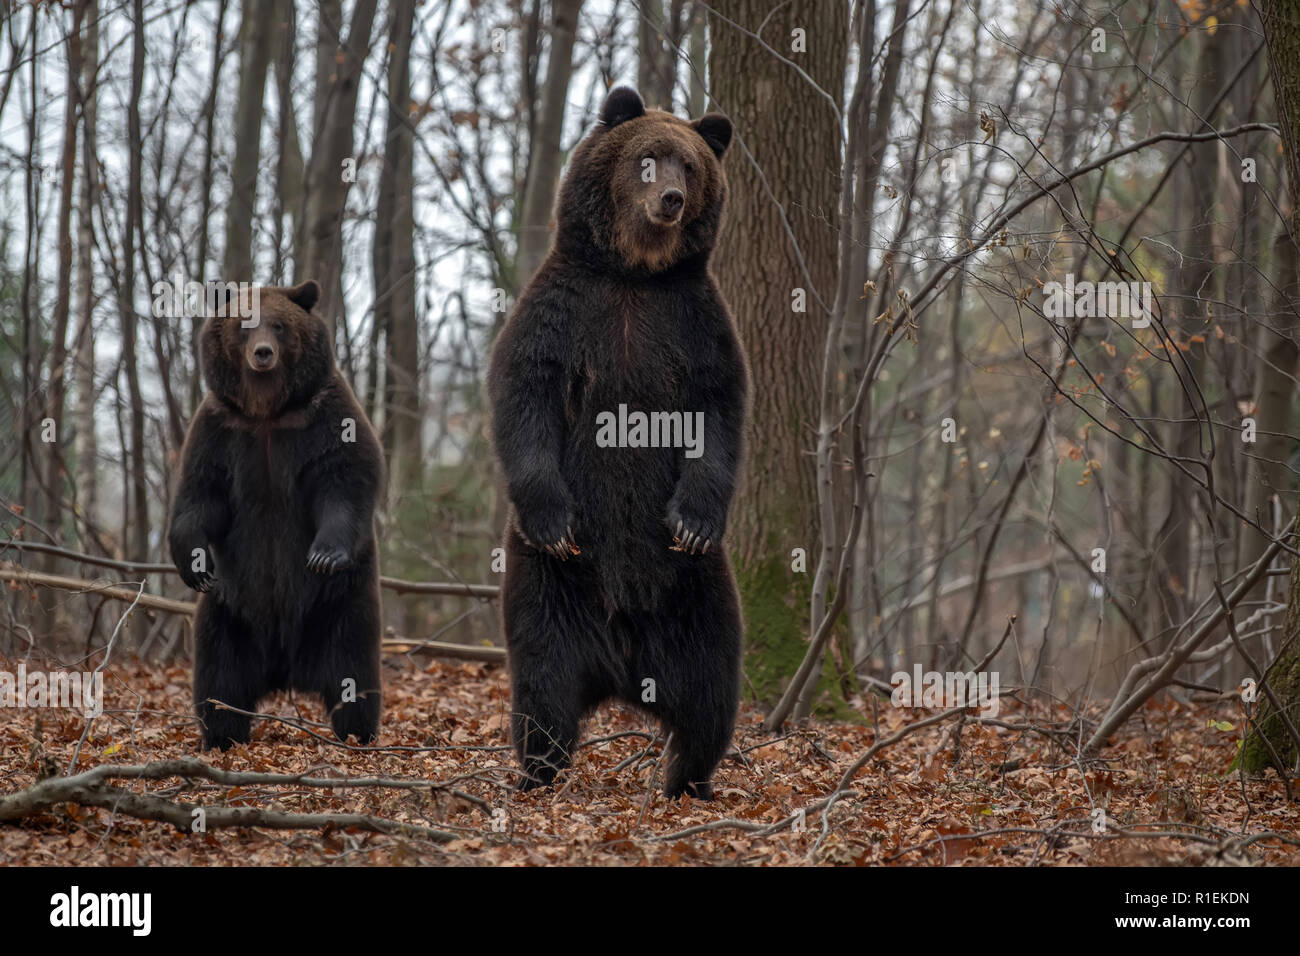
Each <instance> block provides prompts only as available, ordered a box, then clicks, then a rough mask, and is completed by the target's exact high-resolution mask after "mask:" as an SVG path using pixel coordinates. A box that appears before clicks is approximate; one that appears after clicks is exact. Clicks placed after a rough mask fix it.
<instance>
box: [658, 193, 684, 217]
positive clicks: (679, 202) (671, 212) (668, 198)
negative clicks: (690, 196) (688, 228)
mask: <svg viewBox="0 0 1300 956" xmlns="http://www.w3.org/2000/svg"><path fill="white" fill-rule="evenodd" d="M685 205H686V196H685V195H684V194H683V193H682V191H681V190H680V189H677V188H675V187H671V186H670V187H669V188H668V189H665V190H664V191H663V192H661V193H660V194H659V216H660V218H661V219H667V220H669V221H671V222H674V223H675V222H677V220H678V219H680V218H681V215H682V207H683V206H685Z"/></svg>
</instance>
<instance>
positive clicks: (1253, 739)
mask: <svg viewBox="0 0 1300 956" xmlns="http://www.w3.org/2000/svg"><path fill="white" fill-rule="evenodd" d="M1258 9H1259V13H1260V19H1261V20H1262V21H1263V24H1264V38H1265V40H1266V41H1267V43H1268V57H1269V64H1270V67H1271V70H1272V76H1273V98H1274V101H1275V102H1276V104H1277V113H1278V116H1279V117H1280V121H1281V127H1282V141H1283V144H1284V145H1285V147H1286V171H1287V193H1288V196H1289V198H1290V204H1289V205H1290V216H1291V219H1290V222H1289V223H1288V225H1289V227H1290V235H1289V236H1283V237H1281V238H1279V239H1278V243H1277V247H1278V252H1277V253H1275V256H1276V257H1277V258H1278V260H1279V261H1280V262H1283V263H1288V262H1294V261H1295V260H1294V257H1295V255H1296V250H1295V248H1294V246H1295V243H1296V242H1297V239H1298V238H1300V3H1297V2H1296V0H1260V3H1259V4H1258ZM1283 245H1290V246H1292V247H1293V248H1291V249H1288V250H1286V252H1282V251H1281V247H1282V246H1283ZM1288 257H1291V258H1288ZM1284 268H1286V266H1284ZM1279 279H1280V280H1281V281H1280V283H1279V287H1280V288H1281V289H1284V290H1286V289H1289V288H1290V287H1291V281H1292V277H1291V276H1290V275H1282V276H1279ZM1285 305H1286V314H1287V315H1289V316H1290V319H1291V324H1290V329H1289V334H1290V338H1291V339H1292V342H1293V345H1292V350H1294V339H1295V335H1296V332H1297V330H1298V329H1300V315H1297V313H1296V311H1295V308H1294V302H1290V303H1285ZM1279 324H1281V317H1280V316H1279ZM1290 360H1291V362H1292V365H1291V366H1290V367H1288V368H1287V369H1286V370H1285V371H1286V373H1287V374H1294V372H1295V367H1294V362H1295V358H1294V352H1292V356H1291V359H1290ZM1290 397H1291V396H1290V395H1289V394H1288V395H1287V396H1286V400H1287V401H1289V400H1290ZM1278 398H1279V399H1280V398H1281V396H1278ZM1282 640H1283V646H1282V649H1281V651H1280V653H1279V655H1278V659H1277V661H1276V663H1274V664H1273V666H1272V667H1270V668H1269V670H1268V673H1267V675H1266V677H1265V679H1266V681H1267V682H1268V684H1269V686H1270V687H1271V688H1272V690H1273V694H1274V696H1275V697H1276V698H1277V700H1278V702H1279V703H1280V704H1281V707H1282V710H1283V711H1285V713H1286V715H1287V717H1288V718H1289V722H1290V723H1291V725H1292V726H1293V727H1294V726H1298V725H1300V560H1296V559H1295V558H1292V560H1291V585H1290V588H1289V593H1288V606H1287V612H1286V618H1285V622H1284V624H1283V628H1282ZM1274 755H1276V760H1275V759H1274ZM1296 757H1297V752H1296V745H1295V740H1294V737H1293V736H1292V734H1291V732H1290V730H1289V728H1287V727H1286V721H1284V720H1283V719H1282V716H1281V714H1279V713H1278V711H1277V708H1275V707H1274V706H1273V703H1272V702H1271V701H1270V700H1268V699H1267V697H1265V696H1263V695H1260V698H1259V710H1258V712H1257V714H1256V719H1255V722H1254V724H1253V725H1252V728H1251V732H1250V733H1249V734H1248V735H1247V736H1246V739H1245V741H1244V742H1243V744H1242V748H1241V762H1242V764H1243V765H1244V766H1245V768H1246V769H1247V770H1259V769H1261V768H1263V767H1265V766H1268V765H1269V764H1276V763H1278V762H1280V763H1281V766H1279V767H1277V770H1278V772H1279V773H1287V772H1289V771H1290V769H1291V768H1292V767H1294V765H1295V763H1296Z"/></svg>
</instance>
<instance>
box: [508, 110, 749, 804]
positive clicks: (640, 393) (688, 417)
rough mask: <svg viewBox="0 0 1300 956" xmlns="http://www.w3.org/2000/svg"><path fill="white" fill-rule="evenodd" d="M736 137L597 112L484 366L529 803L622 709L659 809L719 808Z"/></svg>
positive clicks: (728, 620)
mask: <svg viewBox="0 0 1300 956" xmlns="http://www.w3.org/2000/svg"><path fill="white" fill-rule="evenodd" d="M730 142H731V123H730V121H729V120H727V118H726V117H724V116H720V115H717V114H710V115H707V116H704V117H702V118H700V119H698V120H695V121H694V122H687V121H686V120H682V119H679V118H677V117H675V116H673V115H671V114H669V113H663V112H659V111H657V110H652V111H647V110H646V109H645V106H644V105H643V104H642V102H641V98H640V97H639V96H638V95H637V94H636V93H635V92H634V91H632V90H630V89H627V88H625V87H624V88H619V89H616V90H614V91H613V92H612V93H610V95H609V97H608V98H607V99H606V101H605V104H604V106H603V107H602V109H601V116H600V123H599V124H598V125H597V126H596V128H595V129H594V130H593V131H592V132H591V133H590V134H589V135H588V136H587V137H586V138H585V139H584V140H583V141H582V142H581V143H580V144H579V145H578V147H577V149H576V150H575V151H574V154H573V157H572V159H571V160H570V163H569V169H568V172H567V174H566V176H565V179H564V183H563V185H562V187H561V190H560V197H559V202H558V204H557V210H556V223H557V225H556V234H555V241H554V244H553V245H552V248H551V251H550V253H549V255H548V257H547V258H546V260H545V262H543V263H542V266H541V268H540V269H539V270H538V272H537V274H536V275H535V276H534V277H533V279H532V281H530V282H529V283H528V286H527V287H526V288H525V289H524V291H523V293H522V295H521V296H520V298H519V302H518V303H517V305H516V306H515V309H514V311H513V313H512V314H511V316H510V318H509V320H508V321H507V323H506V326H505V328H504V329H503V330H502V332H501V336H500V338H499V339H498V341H497V344H496V347H495V349H494V350H493V353H492V362H491V367H490V369H489V372H488V390H489V394H490V397H491V402H492V430H493V440H494V444H495V446H496V451H497V454H498V456H499V457H500V459H501V464H502V469H503V471H504V473H505V479H506V484H507V488H508V491H509V497H510V503H511V513H510V518H509V522H508V526H507V531H506V536H507V542H506V553H507V557H506V575H505V584H504V588H503V593H502V615H503V619H504V623H505V632H506V641H507V645H508V647H509V652H510V669H511V684H512V689H513V695H514V701H513V704H512V708H511V709H512V711H513V718H512V736H513V742H514V745H515V748H516V749H517V751H518V753H519V758H520V761H521V763H522V765H523V771H524V774H525V776H524V778H523V780H522V782H521V787H523V788H524V789H529V788H532V787H535V786H543V785H546V784H549V783H551V782H552V781H553V780H554V779H555V775H556V773H557V772H558V771H559V770H560V769H562V768H563V767H566V766H567V765H568V763H569V761H570V758H571V756H572V754H573V748H574V746H575V744H576V743H577V739H578V724H579V720H580V718H581V717H582V715H583V714H584V713H585V712H586V711H588V710H590V709H591V708H593V707H595V706H596V705H597V704H599V703H600V702H601V701H603V700H607V699H609V698H617V699H620V700H623V701H626V702H628V703H630V704H633V705H635V706H637V707H640V708H643V709H644V710H646V711H648V712H649V713H652V714H654V715H656V716H657V717H658V718H659V719H660V720H661V722H662V723H663V726H664V728H665V730H667V731H669V732H670V733H671V735H672V740H671V744H670V748H669V751H670V752H669V759H668V764H667V771H666V780H665V787H664V789H665V792H666V793H667V794H668V795H669V796H671V797H676V796H678V795H680V794H682V793H690V794H691V795H693V796H695V797H699V798H705V799H709V798H711V797H712V796H713V789H712V785H711V783H710V780H711V778H712V776H713V771H714V769H715V768H716V767H717V765H718V762H719V761H720V760H721V759H722V757H723V755H724V754H725V753H726V751H727V748H728V746H729V745H730V743H731V733H732V729H733V727H734V725H735V719H736V707H737V702H738V697H739V690H740V653H741V636H742V626H741V619H740V605H739V600H738V597H737V594H736V586H735V581H734V579H733V577H732V573H731V566H730V564H729V562H728V559H727V556H726V551H725V549H724V548H723V546H722V536H723V532H724V530H725V528H726V522H727V510H728V507H729V505H730V503H731V497H732V493H733V492H734V491H735V485H736V475H737V472H738V469H739V467H740V459H741V436H742V431H743V424H744V418H745V406H746V389H747V371H746V368H745V360H744V355H743V353H742V351H741V349H740V344H739V342H738V340H737V337H736V331H735V325H734V323H733V321H732V318H731V315H730V313H729V312H728V311H727V306H726V303H725V302H723V299H722V295H721V293H720V292H719V290H718V287H717V284H716V283H715V282H714V281H713V277H712V276H711V275H710V274H709V254H710V252H711V251H712V249H713V245H714V241H715V240H716V238H717V233H718V228H719V225H720V223H721V219H722V207H723V203H724V201H725V198H726V188H727V187H726V179H725V177H724V175H723V170H722V163H721V159H722V155H723V153H724V152H726V149H727V146H728V144H729V143H730Z"/></svg>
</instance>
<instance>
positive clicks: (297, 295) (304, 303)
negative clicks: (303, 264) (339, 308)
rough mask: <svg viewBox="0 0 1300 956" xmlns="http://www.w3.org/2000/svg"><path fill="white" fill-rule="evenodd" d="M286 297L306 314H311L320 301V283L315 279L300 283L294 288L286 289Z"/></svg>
mask: <svg viewBox="0 0 1300 956" xmlns="http://www.w3.org/2000/svg"><path fill="white" fill-rule="evenodd" d="M284 297H285V298H286V299H288V300H289V301H290V302H292V303H293V304H294V305H296V306H298V307H299V308H300V309H302V310H303V311H304V312H310V311H311V310H312V306H314V305H315V304H316V302H317V301H318V300H319V299H320V283H318V282H317V281H316V280H315V279H308V280H307V281H306V282H299V283H298V284H297V285H296V286H294V287H293V288H291V289H285V290H284Z"/></svg>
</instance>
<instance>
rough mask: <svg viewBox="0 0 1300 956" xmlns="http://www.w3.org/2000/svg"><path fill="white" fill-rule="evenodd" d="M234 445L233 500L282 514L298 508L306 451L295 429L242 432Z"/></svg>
mask: <svg viewBox="0 0 1300 956" xmlns="http://www.w3.org/2000/svg"><path fill="white" fill-rule="evenodd" d="M232 445H233V447H232V449H231V461H230V470H231V477H232V479H233V482H234V487H233V488H232V489H231V491H232V493H233V497H234V500H236V501H239V502H241V503H243V505H244V506H245V507H253V508H256V509H258V510H269V511H272V512H273V513H276V514H279V515H281V516H284V515H285V514H286V513H293V512H295V511H296V510H298V507H299V506H301V503H302V489H301V487H300V485H301V482H300V475H301V471H302V462H303V457H304V454H305V450H304V449H303V448H302V447H301V441H300V440H299V439H298V436H297V435H296V434H295V433H294V432H292V431H288V430H276V429H270V428H267V429H258V430H255V431H246V432H239V433H237V434H236V437H235V441H234V442H233V443H232Z"/></svg>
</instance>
